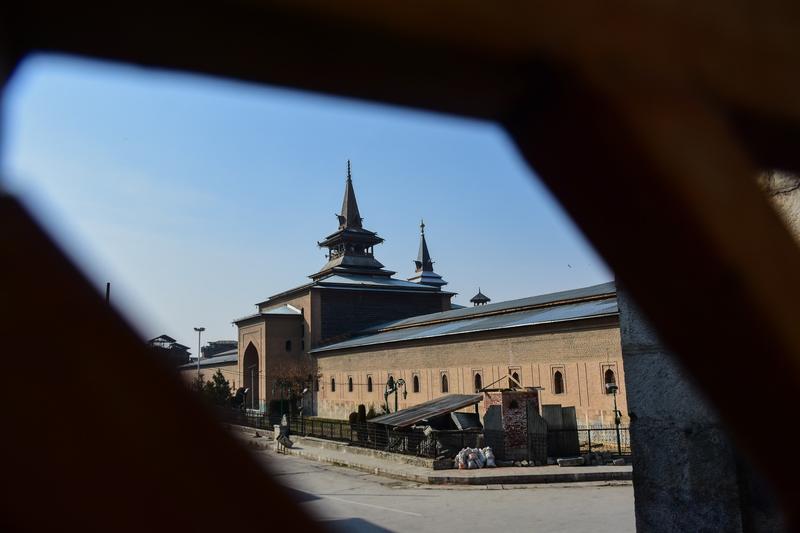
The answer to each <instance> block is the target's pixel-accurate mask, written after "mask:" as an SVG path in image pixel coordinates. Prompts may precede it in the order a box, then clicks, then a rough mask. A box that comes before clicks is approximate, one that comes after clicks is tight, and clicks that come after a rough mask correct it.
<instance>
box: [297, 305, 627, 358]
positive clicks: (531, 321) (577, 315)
mask: <svg viewBox="0 0 800 533" xmlns="http://www.w3.org/2000/svg"><path fill="white" fill-rule="evenodd" d="M486 307H488V306H486ZM617 313H619V309H618V308H617V298H616V296H612V297H609V298H602V299H598V300H589V301H584V302H575V303H566V304H563V305H553V306H550V307H540V308H534V309H528V310H523V311H518V312H515V313H514V312H512V313H505V314H500V315H489V316H475V317H470V316H467V317H465V318H464V319H462V320H453V321H451V322H442V323H433V324H422V325H420V326H416V327H407V328H402V329H392V330H388V331H382V332H380V333H374V334H371V335H365V336H361V337H356V338H354V339H348V340H346V341H342V342H337V343H336V344H331V345H328V346H322V347H320V348H317V349H315V350H312V353H321V352H326V351H331V350H342V349H346V348H355V347H358V346H369V345H374V344H384V343H392V342H402V341H410V340H418V339H427V338H430V337H441V336H444V335H459V334H465V333H476V332H479V331H487V330H497V329H505V328H515V327H523V326H534V325H537V324H548V323H555V322H566V321H570V320H582V319H587V318H595V317H600V316H609V315H615V314H617ZM439 314H442V313H439Z"/></svg>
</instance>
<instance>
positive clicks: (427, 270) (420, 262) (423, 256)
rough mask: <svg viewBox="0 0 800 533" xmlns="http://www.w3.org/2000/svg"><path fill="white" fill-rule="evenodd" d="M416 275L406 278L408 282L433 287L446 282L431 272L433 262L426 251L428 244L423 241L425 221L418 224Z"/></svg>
mask: <svg viewBox="0 0 800 533" xmlns="http://www.w3.org/2000/svg"><path fill="white" fill-rule="evenodd" d="M414 265H415V266H416V267H417V268H416V273H415V274H414V276H413V277H411V278H408V281H413V282H414V283H422V284H423V285H433V286H435V287H442V286H443V285H447V282H446V281H445V280H443V279H442V276H440V275H439V274H437V273H436V272H434V271H433V261H431V254H430V252H429V251H428V243H427V241H426V240H425V221H423V220H420V222H419V252H418V253H417V259H416V260H415V261H414Z"/></svg>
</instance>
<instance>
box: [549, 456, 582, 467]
mask: <svg viewBox="0 0 800 533" xmlns="http://www.w3.org/2000/svg"><path fill="white" fill-rule="evenodd" d="M556 462H557V463H558V466H582V465H583V464H584V460H583V457H560V458H558V459H557V460H556Z"/></svg>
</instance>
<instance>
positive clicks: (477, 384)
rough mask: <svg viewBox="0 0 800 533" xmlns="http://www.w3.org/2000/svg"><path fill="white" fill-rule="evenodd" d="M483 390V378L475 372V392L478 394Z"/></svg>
mask: <svg viewBox="0 0 800 533" xmlns="http://www.w3.org/2000/svg"><path fill="white" fill-rule="evenodd" d="M482 388H483V378H482V377H481V373H480V372H475V392H478V391H479V390H481V389H482Z"/></svg>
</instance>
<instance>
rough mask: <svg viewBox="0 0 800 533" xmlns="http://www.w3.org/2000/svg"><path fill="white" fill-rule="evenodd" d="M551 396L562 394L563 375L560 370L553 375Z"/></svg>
mask: <svg viewBox="0 0 800 533" xmlns="http://www.w3.org/2000/svg"><path fill="white" fill-rule="evenodd" d="M553 394H564V374H562V373H561V370H556V371H555V373H553Z"/></svg>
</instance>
